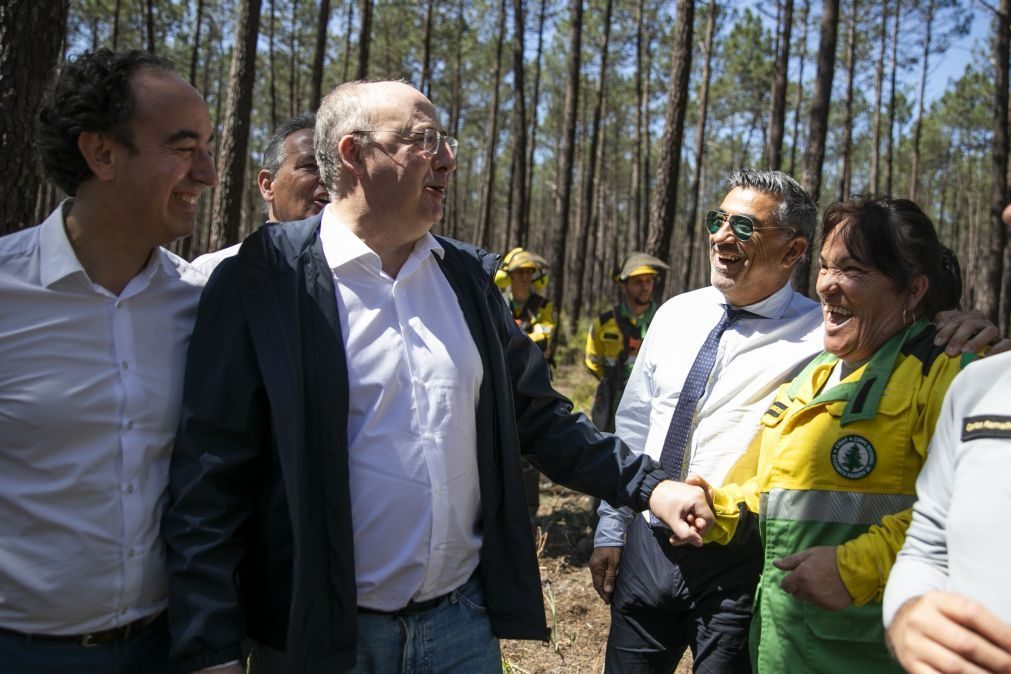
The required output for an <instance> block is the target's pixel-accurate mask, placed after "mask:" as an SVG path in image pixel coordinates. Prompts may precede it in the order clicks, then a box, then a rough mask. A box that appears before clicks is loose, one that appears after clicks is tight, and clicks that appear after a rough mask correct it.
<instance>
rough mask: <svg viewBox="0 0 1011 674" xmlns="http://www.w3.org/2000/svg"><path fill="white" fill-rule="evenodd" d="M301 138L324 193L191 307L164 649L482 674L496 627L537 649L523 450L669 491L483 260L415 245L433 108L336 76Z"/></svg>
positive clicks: (425, 212)
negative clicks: (575, 400)
mask: <svg viewBox="0 0 1011 674" xmlns="http://www.w3.org/2000/svg"><path fill="white" fill-rule="evenodd" d="M315 142H316V156H317V159H318V161H319V166H320V173H321V176H322V178H323V181H324V183H325V184H326V185H327V187H328V189H329V191H330V196H331V199H332V200H331V202H330V204H329V205H328V206H327V207H326V208H325V209H324V211H323V213H321V214H320V215H318V216H316V217H314V218H310V219H308V220H302V221H298V222H287V223H281V224H278V225H273V226H271V227H263V228H260V229H259V230H258V231H256V232H255V233H253V235H251V236H250V237H249V238H248V239H246V241H245V242H244V243H243V245H242V249H241V250H240V251H239V254H238V255H237V256H235V257H232V258H230V259H228V260H225V261H224V262H223V263H222V264H221V266H220V267H218V269H217V271H216V272H215V273H214V276H213V278H212V279H211V281H210V282H209V284H208V286H207V289H206V291H205V292H204V295H203V297H202V298H201V305H200V312H199V313H200V315H199V317H198V319H197V323H196V327H195V329H194V333H193V339H192V341H191V345H190V350H189V352H188V362H187V373H186V385H185V389H184V393H183V411H182V420H181V423H180V428H179V436H178V439H177V443H176V450H175V453H174V454H173V458H172V470H171V479H170V492H171V496H172V500H173V502H172V503H171V505H170V506H169V508H168V509H167V510H166V514H165V518H164V521H163V533H164V536H165V540H166V543H167V545H168V551H169V554H168V558H169V567H170V571H171V573H172V581H171V583H170V609H169V613H170V619H171V625H172V636H173V650H174V652H175V653H177V654H178V655H179V656H180V657H181V658H184V664H185V665H186V666H187V667H189V668H190V669H193V670H196V669H199V668H207V667H215V666H218V665H221V664H227V663H229V662H231V661H233V660H236V659H237V658H238V657H239V654H240V643H241V642H242V640H243V638H245V637H246V636H249V637H250V638H252V639H255V640H256V641H257V642H259V643H260V644H263V645H264V646H266V647H269V648H271V649H274V650H276V651H284V658H285V659H286V660H287V666H288V671H290V672H293V673H294V672H297V673H298V674H314V673H315V672H319V673H320V674H323V673H326V674H332V672H337V671H347V670H356V671H363V672H396V671H427V672H443V671H473V672H501V669H502V664H501V659H500V655H499V646H498V639H499V638H511V639H541V640H543V639H546V638H547V637H548V634H549V632H548V629H547V625H546V622H545V615H544V605H543V600H542V595H541V586H540V577H539V574H538V569H537V559H536V553H535V551H534V543H533V536H532V535H531V532H530V528H529V526H530V525H529V518H528V517H527V515H526V504H525V497H524V493H523V485H522V477H521V468H520V460H521V455H522V456H523V457H525V458H528V459H529V460H530V461H531V462H532V463H534V465H536V467H537V468H538V469H540V470H541V471H542V472H544V473H545V474H546V475H548V477H550V478H551V479H553V480H555V481H557V482H561V483H563V484H566V485H568V486H571V487H573V488H576V489H580V490H582V491H585V492H587V493H591V494H594V495H597V496H601V497H603V498H608V499H615V500H616V501H618V502H620V503H621V504H622V505H629V506H632V507H634V508H636V509H638V510H642V509H644V508H646V507H647V505H648V506H650V507H652V509H653V510H654V511H655V512H658V514H660V515H663V516H664V519H667V520H670V521H675V520H678V519H679V516H675V514H674V513H671V512H667V511H666V510H667V509H665V507H664V505H665V503H666V498H665V494H666V493H668V490H669V489H670V488H671V486H672V485H671V483H670V482H669V481H667V482H662V481H661V480H662V479H663V478H664V476H665V475H664V473H663V471H662V470H659V467H658V466H656V464H655V462H654V461H652V460H651V459H649V458H648V457H643V456H638V457H635V458H633V457H632V456H631V455H630V453H629V452H628V450H627V448H625V447H624V446H623V445H622V444H621V443H620V442H619V441H618V440H617V439H616V438H614V437H613V436H607V435H603V434H601V433H600V432H599V431H597V430H596V429H595V428H594V427H593V425H592V424H591V423H590V422H589V420H588V419H586V417H584V416H582V415H573V414H572V413H571V404H570V403H569V401H568V400H566V399H565V398H564V397H563V396H561V395H560V394H558V393H557V392H555V391H554V390H553V389H552V388H551V384H550V375H549V371H548V366H547V363H546V361H545V360H544V357H543V355H542V354H541V352H540V350H539V349H538V348H537V347H536V345H535V344H534V343H533V342H532V341H531V340H530V339H529V337H527V336H526V335H525V334H524V333H523V332H522V331H521V330H519V328H518V327H517V326H516V323H515V321H514V320H513V318H512V314H511V312H510V310H509V308H508V306H507V305H506V303H505V302H504V301H503V299H502V296H501V294H500V293H499V292H498V289H497V288H496V286H495V285H494V283H493V277H494V273H495V271H496V269H497V268H498V262H499V261H498V257H497V256H495V255H490V254H488V253H486V252H484V251H481V250H479V249H477V248H475V247H474V246H471V245H468V244H464V243H461V242H459V241H453V240H450V239H446V238H442V237H437V236H433V235H432V234H431V232H430V231H429V230H430V229H431V227H432V225H433V224H434V223H435V222H437V221H438V220H439V219H440V218H441V217H442V215H443V209H444V204H445V200H446V193H447V185H448V183H449V177H450V174H451V173H452V172H453V171H454V170H455V168H456V152H457V149H458V145H457V141H456V139H454V138H451V137H448V136H447V135H446V134H445V132H444V131H443V130H442V127H441V125H440V124H439V120H438V116H437V114H436V111H435V107H434V106H433V105H432V103H431V101H429V100H428V99H427V98H426V97H425V96H424V95H423V94H422V93H421V92H420V91H418V90H417V89H415V88H413V87H411V86H409V85H407V84H404V83H401V82H372V83H362V82H353V83H346V84H342V85H341V86H339V87H337V89H335V90H334V91H333V92H332V93H331V94H330V95H328V96H327V97H326V98H325V99H324V100H323V103H322V105H321V106H320V109H319V111H318V113H317V121H316V136H315ZM222 343H225V344H228V345H229V348H228V349H226V350H222V349H221V348H220V347H219V345H220V344H222ZM684 529H685V530H684V531H682V534H684V535H686V536H690V535H691V533H692V532H691V531H690V530H688V529H687V527H684ZM699 542H701V539H699ZM254 665H255V659H254ZM230 667H231V671H233V672H240V671H241V669H240V667H239V666H238V665H237V664H232V665H230ZM272 667H273V665H272Z"/></svg>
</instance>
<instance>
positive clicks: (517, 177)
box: [506, 0, 528, 247]
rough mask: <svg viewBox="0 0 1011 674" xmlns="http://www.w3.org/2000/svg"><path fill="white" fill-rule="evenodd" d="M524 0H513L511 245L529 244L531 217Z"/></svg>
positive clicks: (509, 237) (508, 241)
mask: <svg viewBox="0 0 1011 674" xmlns="http://www.w3.org/2000/svg"><path fill="white" fill-rule="evenodd" d="M524 16H525V14H524V11H523V0H513V89H514V92H513V96H514V100H515V108H514V110H513V134H514V137H513V150H512V154H513V162H512V164H513V165H512V176H511V179H510V181H509V185H510V188H509V189H510V197H509V202H510V212H509V229H508V236H507V237H506V241H507V244H506V245H507V246H509V247H511V246H512V243H511V242H512V241H515V242H516V245H517V246H524V245H526V238H527V237H526V230H525V227H524V224H523V223H525V222H526V221H527V219H526V218H527V208H528V206H527V194H528V193H527V190H526V187H527V158H526V152H527V106H526V85H525V84H524V70H525V65H524V62H523V52H524V38H525V32H526V23H525V21H524Z"/></svg>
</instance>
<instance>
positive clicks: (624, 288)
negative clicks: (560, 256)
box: [584, 253, 670, 433]
mask: <svg viewBox="0 0 1011 674" xmlns="http://www.w3.org/2000/svg"><path fill="white" fill-rule="evenodd" d="M668 269H670V267H668V266H667V265H666V264H664V263H663V262H661V261H660V260H658V259H657V258H655V257H653V256H652V255H647V254H646V253H629V254H628V255H627V256H626V257H625V259H624V260H623V261H622V263H621V268H620V269H619V270H618V271H617V272H615V273H614V274H613V275H612V276H611V278H612V279H614V281H615V282H616V283H618V287H619V289H620V291H621V301H620V302H619V303H618V304H616V305H614V306H613V307H611V308H610V309H608V310H607V311H605V312H604V313H602V314H600V316H598V317H597V318H596V320H594V321H593V323H592V324H590V331H589V333H588V334H587V335H586V359H585V360H584V362H585V363H586V367H588V368H589V369H590V372H592V373H593V376H595V377H596V378H597V379H598V380H599V382H600V383H599V384H598V385H597V393H596V395H595V396H594V399H593V410H592V412H591V415H590V417H591V418H592V419H593V423H594V424H596V426H597V428H599V429H600V430H602V431H607V432H609V433H610V432H614V412H615V410H616V409H617V408H618V401H620V400H621V394H622V392H623V391H624V390H625V382H627V381H628V375H629V374H630V373H631V372H632V365H634V364H635V356H636V354H637V353H639V346H640V345H641V344H642V340H643V338H644V337H645V336H646V330H648V329H649V324H650V321H652V320H653V314H655V313H656V310H657V306H658V305H657V303H656V302H654V301H653V289H654V288H655V287H656V283H657V281H658V280H659V278H660V274H661V273H663V272H665V271H667V270H668Z"/></svg>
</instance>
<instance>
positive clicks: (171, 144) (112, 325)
mask: <svg viewBox="0 0 1011 674" xmlns="http://www.w3.org/2000/svg"><path fill="white" fill-rule="evenodd" d="M211 133H212V130H211V123H210V118H209V116H208V112H207V106H206V105H205V103H204V101H203V99H202V98H201V96H200V94H199V93H197V91H196V90H195V89H194V88H193V87H191V86H190V85H189V84H188V83H187V82H185V81H184V80H183V79H181V78H180V77H179V76H178V75H176V74H175V73H174V72H173V71H172V69H171V67H170V66H169V65H168V63H167V62H166V61H164V60H162V59H159V58H156V57H155V56H153V55H151V54H148V53H147V52H141V51H133V52H122V53H114V52H110V51H108V50H99V51H97V52H95V53H89V54H84V55H82V56H80V57H79V58H77V59H75V60H73V61H71V62H69V63H67V64H65V65H64V66H62V68H61V70H60V72H59V74H58V76H57V78H56V79H55V81H54V82H53V83H52V85H51V86H50V88H49V90H48V92H47V94H46V98H45V100H44V101H43V104H42V107H41V110H40V113H39V119H38V124H37V143H38V147H39V151H40V155H41V161H42V165H43V167H44V168H45V170H46V172H47V174H48V175H49V178H50V179H51V180H52V181H53V182H54V183H55V184H56V185H57V186H58V187H60V188H61V189H62V190H64V191H65V192H66V193H68V194H69V195H71V198H70V199H68V200H66V201H64V202H63V203H62V204H60V206H59V207H58V208H57V209H56V210H55V211H54V212H53V213H52V215H50V216H49V217H48V218H47V219H46V220H45V222H43V223H42V224H41V225H38V226H36V227H31V228H29V229H25V230H23V231H21V232H17V233H15V234H11V235H9V236H6V237H4V238H2V239H0V305H2V306H3V311H0V672H3V673H4V674H7V673H9V672H11V673H12V672H17V673H19V674H20V673H24V672H31V673H32V674H47V673H52V674H57V673H60V674H63V673H66V672H74V673H75V674H82V673H83V674H105V673H107V672H112V671H116V672H129V673H136V674H140V673H148V672H159V671H168V670H167V666H168V665H167V656H168V629H167V620H166V619H165V617H164V613H165V607H166V603H167V601H166V593H167V587H166V585H167V573H166V569H165V557H164V548H163V545H162V543H161V540H160V538H159V523H160V519H161V514H162V510H163V507H164V503H165V500H166V496H167V494H166V485H167V482H168V466H169V454H170V452H171V449H172V441H173V437H174V435H175V431H176V425H177V423H178V419H179V402H180V397H181V390H182V373H183V367H184V360H185V353H186V345H187V342H188V340H189V336H190V331H191V329H192V326H193V321H194V318H195V315H196V309H197V302H198V300H199V296H200V292H201V287H202V286H203V284H204V281H205V277H204V276H203V275H202V274H200V273H198V272H196V271H195V270H193V269H191V268H190V267H189V265H188V264H187V263H186V262H185V261H184V260H182V259H180V258H178V257H176V256H175V255H172V254H171V253H169V252H168V251H166V250H164V249H163V248H161V246H162V245H163V244H167V243H169V242H170V241H173V240H175V239H177V238H179V237H183V236H187V235H188V234H190V233H191V231H192V228H193V222H194V218H195V216H196V213H197V205H198V201H199V199H200V196H201V194H202V193H203V192H204V191H205V190H207V189H208V188H210V187H213V186H214V185H215V184H216V183H217V174H216V173H215V170H214V162H213V160H212V158H211V155H210V145H209V144H210V142H211Z"/></svg>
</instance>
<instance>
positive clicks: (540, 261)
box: [495, 246, 550, 291]
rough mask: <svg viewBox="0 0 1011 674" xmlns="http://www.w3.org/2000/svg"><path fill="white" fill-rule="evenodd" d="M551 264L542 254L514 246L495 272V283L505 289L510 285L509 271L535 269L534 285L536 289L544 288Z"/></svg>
mask: <svg viewBox="0 0 1011 674" xmlns="http://www.w3.org/2000/svg"><path fill="white" fill-rule="evenodd" d="M549 267H550V265H549V264H548V261H547V260H545V259H544V258H543V257H541V256H540V255H537V254H536V253H531V252H530V251H528V250H525V249H524V248H522V247H519V246H517V247H516V248H513V249H512V250H510V251H509V252H508V253H506V255H505V257H503V258H502V265H501V266H500V267H499V269H498V271H496V272H495V285H497V286H498V287H499V288H502V289H505V288H508V287H509V273H510V272H513V271H516V270H517V269H533V270H534V278H533V282H534V283H533V285H534V289H535V290H538V291H539V290H543V289H544V287H545V286H546V285H547V284H548V268H549Z"/></svg>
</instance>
